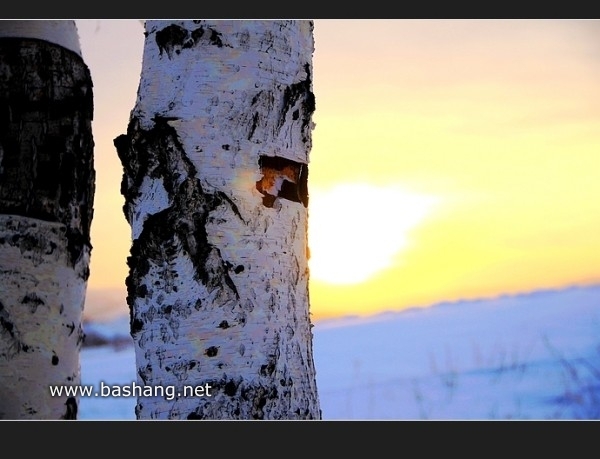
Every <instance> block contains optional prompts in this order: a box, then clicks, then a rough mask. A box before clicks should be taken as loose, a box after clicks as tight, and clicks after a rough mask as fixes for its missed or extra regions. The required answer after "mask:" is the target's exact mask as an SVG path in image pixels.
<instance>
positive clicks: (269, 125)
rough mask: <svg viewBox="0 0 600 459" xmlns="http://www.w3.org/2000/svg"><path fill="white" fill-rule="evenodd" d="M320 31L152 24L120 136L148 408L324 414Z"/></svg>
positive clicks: (213, 415)
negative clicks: (315, 203) (317, 344)
mask: <svg viewBox="0 0 600 459" xmlns="http://www.w3.org/2000/svg"><path fill="white" fill-rule="evenodd" d="M312 32H313V24H312V21H147V23H146V38H145V46H144V55H143V64H142V75H141V80H140V86H139V90H138V97H137V101H136V104H135V107H134V109H133V111H132V113H131V119H130V123H129V126H128V129H127V134H126V135H122V136H119V137H118V138H116V139H115V146H116V148H117V151H118V154H119V157H120V158H121V161H122V164H123V168H124V175H123V182H122V193H123V195H124V197H125V206H124V212H125V216H126V218H127V221H128V222H129V223H130V225H131V228H132V239H133V242H132V247H131V256H130V257H129V259H128V263H129V267H130V272H129V276H128V278H127V281H126V283H127V289H128V297H127V301H128V304H129V307H130V310H131V335H132V337H133V339H134V342H135V352H136V362H137V370H138V375H139V377H138V382H139V383H140V384H141V385H144V386H145V388H146V389H148V390H147V391H146V392H145V393H144V394H143V395H141V396H140V397H139V398H138V403H137V406H136V415H137V417H138V419H319V418H320V417H321V411H320V407H319V401H318V397H317V388H316V383H315V369H314V363H313V355H312V331H311V327H312V326H311V323H310V317H309V295H308V277H309V273H308V263H307V261H308V246H307V216H308V212H307V211H308V192H307V165H308V156H309V151H310V148H311V132H312V129H313V123H312V121H311V118H312V114H313V112H314V109H315V103H314V96H313V93H312V53H313V48H314V47H313V35H312ZM185 386H188V387H192V386H193V387H197V388H198V389H197V390H198V392H197V393H196V395H194V396H189V394H188V396H185V395H184V391H185V390H186V389H185ZM169 388H176V390H175V394H174V396H173V397H171V396H170V395H169V394H167V393H165V394H163V396H160V394H158V395H157V394H156V392H159V391H160V390H165V392H166V391H167V390H170V389H169ZM200 388H202V389H200ZM202 390H204V391H205V392H202Z"/></svg>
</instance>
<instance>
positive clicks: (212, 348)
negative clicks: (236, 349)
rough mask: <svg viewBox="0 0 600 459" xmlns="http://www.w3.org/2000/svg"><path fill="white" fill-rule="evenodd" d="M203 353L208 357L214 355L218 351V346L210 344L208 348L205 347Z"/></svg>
mask: <svg viewBox="0 0 600 459" xmlns="http://www.w3.org/2000/svg"><path fill="white" fill-rule="evenodd" d="M204 353H205V354H206V355H207V356H208V357H215V356H216V355H217V354H218V353H219V348H218V347H216V346H210V347H209V348H207V349H206V350H205V351H204Z"/></svg>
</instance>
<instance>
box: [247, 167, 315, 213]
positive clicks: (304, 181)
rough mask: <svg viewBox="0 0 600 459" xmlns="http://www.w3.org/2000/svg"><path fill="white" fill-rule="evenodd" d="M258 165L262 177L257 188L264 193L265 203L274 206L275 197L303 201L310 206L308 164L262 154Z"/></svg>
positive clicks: (267, 205)
mask: <svg viewBox="0 0 600 459" xmlns="http://www.w3.org/2000/svg"><path fill="white" fill-rule="evenodd" d="M258 165H259V167H260V172H261V174H262V178H261V179H260V180H258V181H257V182H256V189H257V190H258V191H259V192H260V193H262V195H263V204H264V205H265V206H266V207H273V204H274V202H275V199H277V198H282V199H287V200H289V201H293V202H301V203H302V204H303V205H304V207H308V166H307V165H306V164H303V163H299V162H297V161H293V160H291V159H286V158H281V157H279V156H266V155H261V156H260V157H259V159H258Z"/></svg>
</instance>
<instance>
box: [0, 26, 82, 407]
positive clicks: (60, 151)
mask: <svg viewBox="0 0 600 459" xmlns="http://www.w3.org/2000/svg"><path fill="white" fill-rule="evenodd" d="M78 40H79V39H78V36H77V31H76V29H75V25H74V23H73V22H72V21H0V418H1V419H76V416H77V405H78V401H79V400H78V397H69V396H68V395H66V394H63V395H62V396H55V397H52V396H51V394H50V386H51V385H62V386H76V385H78V384H79V383H80V366H79V350H80V347H81V342H82V340H83V332H82V327H81V321H82V312H83V306H84V299H85V292H86V286H87V278H88V276H89V269H88V266H89V258H90V251H91V245H90V240H89V230H90V224H91V220H92V202H93V192H94V169H93V158H92V151H93V139H92V135H91V120H92V109H93V102H92V84H91V77H90V75H89V71H88V68H87V67H86V66H85V64H84V62H83V60H82V58H81V53H80V51H79V44H78Z"/></svg>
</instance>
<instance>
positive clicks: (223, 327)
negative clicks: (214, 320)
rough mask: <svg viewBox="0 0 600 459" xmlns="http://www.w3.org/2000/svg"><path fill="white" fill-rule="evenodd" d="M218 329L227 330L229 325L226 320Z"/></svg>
mask: <svg viewBox="0 0 600 459" xmlns="http://www.w3.org/2000/svg"><path fill="white" fill-rule="evenodd" d="M218 328H222V329H226V328H229V323H228V322H227V321H226V320H222V321H221V323H220V324H219V326H218Z"/></svg>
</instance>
